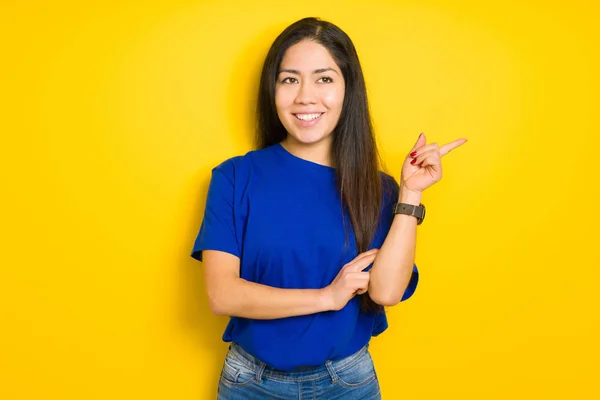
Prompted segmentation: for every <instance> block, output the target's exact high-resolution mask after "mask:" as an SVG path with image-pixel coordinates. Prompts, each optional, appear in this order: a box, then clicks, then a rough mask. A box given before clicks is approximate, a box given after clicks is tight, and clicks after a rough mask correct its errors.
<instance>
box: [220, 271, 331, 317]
mask: <svg viewBox="0 0 600 400" xmlns="http://www.w3.org/2000/svg"><path fill="white" fill-rule="evenodd" d="M224 286H225V287H223V288H221V289H222V293H221V294H220V295H219V296H215V297H216V298H214V297H213V301H211V308H212V310H213V312H214V313H215V314H217V315H228V316H235V317H243V318H252V319H276V318H285V317H293V316H298V315H307V314H314V313H317V312H321V311H327V310H329V309H330V308H331V307H330V304H329V303H330V301H329V297H328V296H327V293H326V290H325V289H281V288H276V287H272V286H267V285H262V284H260V283H255V282H250V281H247V280H245V279H242V278H232V279H230V280H229V281H228V283H227V284H226V285H224ZM209 297H210V296H209Z"/></svg>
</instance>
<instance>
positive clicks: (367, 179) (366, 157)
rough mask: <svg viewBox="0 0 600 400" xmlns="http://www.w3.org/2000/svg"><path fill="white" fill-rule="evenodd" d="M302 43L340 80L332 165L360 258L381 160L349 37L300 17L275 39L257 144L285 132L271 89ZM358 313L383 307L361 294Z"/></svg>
mask: <svg viewBox="0 0 600 400" xmlns="http://www.w3.org/2000/svg"><path fill="white" fill-rule="evenodd" d="M304 39H310V40H313V41H314V42H316V43H319V44H321V45H322V46H324V47H325V48H326V49H327V50H328V51H329V53H330V54H331V56H332V57H333V59H334V60H335V62H336V64H337V65H338V67H339V68H340V69H341V71H342V74H343V76H344V80H345V85H346V86H345V95H344V102H343V105H342V112H341V114H340V119H339V122H338V124H337V126H336V127H335V129H334V131H333V133H332V135H333V140H332V148H331V161H332V164H333V166H334V167H335V169H336V176H337V187H338V190H339V193H340V197H341V199H342V211H347V212H348V215H349V216H350V222H351V224H352V227H353V229H354V235H355V237H356V246H357V249H358V252H359V253H362V252H364V251H367V249H368V247H369V244H370V243H371V241H372V240H373V237H374V235H375V232H376V229H377V224H378V220H379V215H380V211H381V204H382V197H383V193H382V192H383V188H382V182H381V177H380V175H379V167H380V165H381V160H380V157H379V153H378V151H377V145H376V143H375V137H374V135H373V127H372V125H371V118H370V116H369V107H368V102H367V93H366V87H365V80H364V77H363V73H362V68H361V66H360V62H359V60H358V55H357V53H356V49H355V48H354V45H353V44H352V41H351V40H350V38H349V37H348V35H347V34H346V33H345V32H344V31H342V30H341V29H340V28H338V27H337V26H336V25H334V24H332V23H330V22H327V21H323V20H320V19H318V18H304V19H301V20H299V21H297V22H295V23H293V24H292V25H290V26H288V27H287V28H286V29H285V30H284V31H283V32H282V33H281V34H280V35H279V36H278V37H277V38H276V39H275V41H274V42H273V44H272V45H271V48H270V49H269V52H268V54H267V57H266V60H265V63H264V65H263V70H262V75H261V78H260V86H259V92H258V107H257V114H258V115H257V116H258V127H257V136H256V145H257V147H258V148H259V149H262V148H265V147H267V146H270V145H273V144H276V143H279V142H281V141H283V140H284V139H285V138H286V137H287V131H286V130H285V128H284V127H283V125H282V123H281V121H280V120H279V117H278V116H277V109H276V107H275V85H276V82H277V75H278V72H279V67H280V65H281V60H282V59H283V56H284V54H285V52H286V50H287V49H288V48H289V47H291V46H292V45H294V44H296V43H298V42H300V41H302V40H304ZM345 220H346V219H345V218H344V221H345ZM346 237H348V227H347V226H346ZM361 309H362V310H363V311H374V312H381V311H382V309H383V307H381V306H379V305H378V304H377V303H375V302H374V301H373V300H372V299H371V298H370V297H369V295H368V294H367V293H364V294H363V295H361Z"/></svg>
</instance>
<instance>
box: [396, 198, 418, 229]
mask: <svg viewBox="0 0 600 400" xmlns="http://www.w3.org/2000/svg"><path fill="white" fill-rule="evenodd" d="M395 214H406V215H412V216H413V217H417V225H421V224H422V223H423V220H424V219H425V205H423V204H419V205H418V206H415V205H414V204H406V203H398V204H396V205H394V215H395Z"/></svg>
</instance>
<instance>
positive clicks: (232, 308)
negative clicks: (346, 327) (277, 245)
mask: <svg viewBox="0 0 600 400" xmlns="http://www.w3.org/2000/svg"><path fill="white" fill-rule="evenodd" d="M376 252H377V251H376V250H372V251H370V252H366V253H362V254H361V255H359V256H358V257H356V258H355V259H354V260H353V261H352V262H350V263H348V264H346V265H345V266H344V267H343V268H342V269H341V270H340V272H339V274H338V276H337V277H336V278H335V280H334V281H333V282H332V283H331V285H329V286H327V287H325V288H323V289H281V288H276V287H271V286H267V285H262V284H259V283H255V282H250V281H247V280H245V279H242V278H240V259H239V258H238V257H236V256H234V255H232V254H229V253H226V252H222V251H216V250H204V251H203V252H202V258H203V264H204V265H203V267H204V277H205V281H206V290H207V293H208V301H209V305H210V308H211V310H212V312H213V313H214V314H216V315H229V316H235V317H243V318H252V319H276V318H285V317H293V316H298V315H307V314H314V313H318V312H321V311H329V310H339V309H341V308H343V307H344V306H345V305H346V303H347V302H348V301H349V300H350V299H351V298H352V297H353V296H354V295H355V293H356V292H357V291H358V292H359V293H360V292H363V291H365V290H366V288H367V287H368V285H369V273H368V272H362V270H363V269H365V268H366V267H367V266H369V265H370V264H371V263H372V262H373V260H374V259H375V255H376Z"/></svg>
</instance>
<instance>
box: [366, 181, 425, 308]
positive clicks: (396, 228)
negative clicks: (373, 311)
mask: <svg viewBox="0 0 600 400" xmlns="http://www.w3.org/2000/svg"><path fill="white" fill-rule="evenodd" d="M421 197H422V193H420V192H413V191H410V190H409V189H407V188H406V187H405V186H403V185H402V186H400V193H399V197H398V202H400V203H407V204H414V205H417V206H418V205H419V204H420V203H421ZM416 235H417V218H415V217H413V216H412V215H406V214H396V215H395V216H394V217H393V220H392V225H391V227H390V230H389V232H388V234H387V236H386V238H385V241H384V242H383V245H382V246H381V248H380V249H379V253H377V257H376V258H375V261H374V262H373V267H372V268H371V270H370V273H371V277H370V279H369V290H368V293H369V296H370V297H371V299H373V301H374V302H375V303H377V304H381V305H383V306H393V305H396V304H398V303H399V302H400V300H401V299H402V296H403V295H404V291H405V290H406V287H407V286H408V283H409V281H410V278H411V275H412V272H413V265H414V260H415V247H416Z"/></svg>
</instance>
